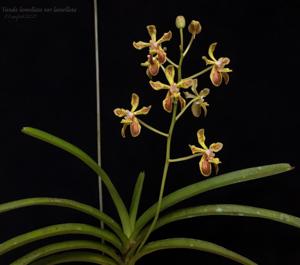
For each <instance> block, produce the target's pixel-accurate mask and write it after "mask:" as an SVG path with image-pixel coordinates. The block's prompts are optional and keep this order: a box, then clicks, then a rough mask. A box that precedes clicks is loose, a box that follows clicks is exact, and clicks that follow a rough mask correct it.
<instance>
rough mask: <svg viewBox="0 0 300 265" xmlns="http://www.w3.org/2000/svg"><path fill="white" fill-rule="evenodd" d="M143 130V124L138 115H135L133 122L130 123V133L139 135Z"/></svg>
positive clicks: (133, 135)
mask: <svg viewBox="0 0 300 265" xmlns="http://www.w3.org/2000/svg"><path fill="white" fill-rule="evenodd" d="M140 132H141V125H140V123H139V121H138V119H137V118H136V117H134V119H133V121H132V123H130V133H131V135H132V137H137V136H139V134H140Z"/></svg>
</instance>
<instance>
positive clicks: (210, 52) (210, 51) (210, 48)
mask: <svg viewBox="0 0 300 265" xmlns="http://www.w3.org/2000/svg"><path fill="white" fill-rule="evenodd" d="M216 46H217V42H214V43H212V44H211V45H209V48H208V55H209V57H210V58H211V59H212V60H213V61H215V62H216V61H217V60H216V58H215V56H214V51H215V49H216Z"/></svg>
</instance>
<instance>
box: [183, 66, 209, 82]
mask: <svg viewBox="0 0 300 265" xmlns="http://www.w3.org/2000/svg"><path fill="white" fill-rule="evenodd" d="M212 68H213V67H212V66H209V67H207V68H205V69H204V70H202V71H200V72H198V73H196V74H194V75H191V76H189V77H187V78H186V79H193V78H195V77H198V76H199V75H203V74H205V73H206V72H208V71H209V70H211V69H212Z"/></svg>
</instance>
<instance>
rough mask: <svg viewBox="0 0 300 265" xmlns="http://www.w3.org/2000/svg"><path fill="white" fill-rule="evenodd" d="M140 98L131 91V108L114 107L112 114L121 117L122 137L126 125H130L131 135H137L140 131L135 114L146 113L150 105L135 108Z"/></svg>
mask: <svg viewBox="0 0 300 265" xmlns="http://www.w3.org/2000/svg"><path fill="white" fill-rule="evenodd" d="M139 101H140V98H139V96H138V95H137V94H135V93H132V95H131V110H127V109H122V108H116V109H114V114H115V115H116V116H118V117H120V118H123V119H122V120H121V123H122V124H123V126H122V129H121V135H122V137H123V138H125V131H126V128H127V127H128V125H129V126H130V133H131V135H132V137H137V136H139V134H140V132H141V125H140V123H139V120H138V119H137V118H136V116H137V115H146V114H148V112H149V111H150V109H151V106H148V107H142V108H141V109H139V110H136V109H137V108H138V106H139Z"/></svg>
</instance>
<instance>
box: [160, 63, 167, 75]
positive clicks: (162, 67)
mask: <svg viewBox="0 0 300 265" xmlns="http://www.w3.org/2000/svg"><path fill="white" fill-rule="evenodd" d="M160 67H161V69H162V70H163V71H164V73H166V68H165V67H164V66H163V65H162V64H161V65H160Z"/></svg>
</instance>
